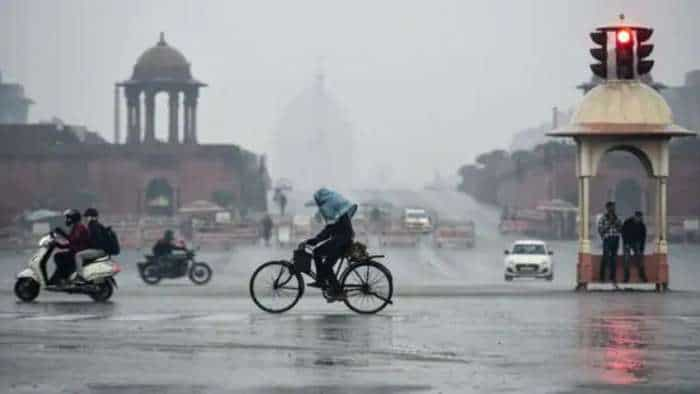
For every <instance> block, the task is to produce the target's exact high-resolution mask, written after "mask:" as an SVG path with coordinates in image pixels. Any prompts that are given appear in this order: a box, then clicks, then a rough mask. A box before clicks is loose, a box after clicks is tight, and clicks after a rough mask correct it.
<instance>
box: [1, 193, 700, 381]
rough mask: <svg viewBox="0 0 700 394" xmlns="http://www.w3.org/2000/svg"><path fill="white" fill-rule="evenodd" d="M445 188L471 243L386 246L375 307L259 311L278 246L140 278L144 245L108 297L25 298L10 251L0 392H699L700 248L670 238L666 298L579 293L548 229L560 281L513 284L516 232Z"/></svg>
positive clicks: (309, 301) (128, 256) (568, 247)
mask: <svg viewBox="0 0 700 394" xmlns="http://www.w3.org/2000/svg"><path fill="white" fill-rule="evenodd" d="M393 198H394V199H395V200H396V201H398V200H402V201H405V203H406V204H408V203H412V202H413V200H416V199H419V198H423V199H425V201H426V204H427V202H430V201H431V199H434V198H435V196H434V195H431V194H430V193H415V194H408V193H400V192H397V193H396V196H395V197H393ZM443 202H444V203H443V204H441V205H440V206H441V207H442V209H449V210H450V211H459V210H460V209H462V210H463V213H464V214H470V212H471V214H473V215H474V216H473V217H474V218H475V220H476V221H477V229H478V230H479V236H478V239H477V248H476V249H474V250H467V251H455V250H442V249H441V250H433V249H432V248H430V247H428V245H427V243H426V244H424V245H421V246H420V247H419V248H417V249H389V250H385V252H386V253H387V255H388V256H389V258H388V259H387V262H386V264H387V266H388V267H389V268H390V269H391V270H392V271H393V272H394V275H395V282H396V290H397V294H398V295H397V296H396V298H395V305H393V306H390V307H388V308H387V309H386V310H385V311H384V312H382V313H381V314H380V315H377V316H369V317H367V316H358V315H354V314H353V313H352V312H350V311H349V310H348V309H347V308H346V307H345V306H344V305H343V304H338V303H335V304H326V303H325V301H324V300H323V299H321V298H320V297H318V296H317V295H316V294H315V293H314V292H313V290H310V291H309V292H307V294H306V295H305V297H304V298H303V299H302V300H301V302H300V303H299V305H297V307H296V308H295V309H293V310H292V311H290V312H288V313H286V314H283V315H280V316H277V315H268V314H265V313H263V312H261V311H258V310H257V309H256V308H255V306H254V305H253V303H252V302H251V301H250V300H249V299H248V296H247V290H246V286H247V281H248V278H249V276H250V273H251V272H252V270H253V268H254V267H255V266H257V265H258V264H259V263H260V262H261V261H264V260H268V259H272V258H280V257H286V254H287V253H288V251H285V250H276V249H264V248H241V249H236V250H234V251H232V252H227V253H215V252H209V253H201V254H200V257H201V258H202V259H203V260H206V261H208V262H209V263H211V265H212V266H213V268H214V278H213V280H212V282H211V283H210V284H209V285H208V286H206V287H195V286H193V285H191V284H189V283H188V282H187V281H186V280H184V279H183V280H175V281H170V282H164V284H162V285H159V286H156V287H149V286H146V285H145V284H143V283H141V282H140V279H138V277H137V273H136V271H135V267H134V262H135V261H136V260H137V259H138V252H135V251H131V252H126V253H124V254H123V255H122V256H120V258H119V260H120V262H122V264H123V265H124V268H125V270H124V272H122V273H121V274H120V275H119V277H118V280H119V283H120V286H121V287H120V289H119V290H118V291H117V292H116V293H115V296H114V298H113V302H110V303H107V304H95V303H92V302H91V301H89V299H88V298H87V297H81V296H66V295H57V294H46V293H42V294H41V295H40V296H39V299H38V302H36V303H32V304H22V303H17V302H16V301H15V298H14V296H13V295H12V293H11V289H12V284H13V280H14V279H13V274H14V273H15V272H16V271H17V270H18V269H19V268H20V267H21V266H22V264H24V259H25V258H26V254H16V253H4V254H1V255H0V392H2V393H6V392H9V393H171V392H172V393H224V392H225V393H297V392H305V393H386V392H399V393H424V392H425V393H434V392H443V393H471V392H474V393H479V392H533V393H535V392H536V393H581V392H583V393H587V392H590V393H593V392H625V393H627V392H629V393H657V392H662V391H663V392H667V393H697V392H700V376H699V374H698V370H700V368H699V367H698V366H700V339H698V336H699V334H700V302H698V301H700V293H699V292H697V291H696V290H695V289H696V288H697V285H696V283H697V280H698V279H700V267H699V266H700V264H698V263H697V261H698V257H699V256H698V255H699V254H700V248H698V247H695V246H682V245H672V248H671V250H672V252H671V259H670V261H671V278H672V283H671V287H672V289H674V291H672V292H670V293H667V294H663V295H660V294H655V293H649V292H641V291H623V292H608V291H591V292H589V293H587V294H580V293H574V292H572V291H571V289H572V287H573V282H574V264H575V260H574V258H575V244H574V243H556V244H554V247H553V248H554V250H555V251H556V255H555V257H556V261H555V264H556V267H555V279H554V281H553V282H536V281H522V282H514V283H504V282H503V271H502V262H501V261H502V260H501V259H502V250H503V248H504V247H505V246H506V245H507V243H508V242H510V241H511V239H504V238H501V237H500V236H499V235H496V233H495V231H494V228H495V220H496V219H495V218H496V217H497V216H496V215H497V214H496V213H495V212H493V211H489V210H488V209H487V208H483V207H479V206H478V205H477V204H474V203H473V202H471V201H468V200H466V197H463V196H459V195H448V196H447V197H445V199H443ZM413 203H414V204H415V202H413Z"/></svg>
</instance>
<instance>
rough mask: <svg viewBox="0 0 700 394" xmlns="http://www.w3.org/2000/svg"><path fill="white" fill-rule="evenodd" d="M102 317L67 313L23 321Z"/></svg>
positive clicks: (32, 317)
mask: <svg viewBox="0 0 700 394" xmlns="http://www.w3.org/2000/svg"><path fill="white" fill-rule="evenodd" d="M100 317H103V316H102V315H83V314H77V313H67V314H63V315H41V316H31V317H26V318H24V320H42V321H45V320H49V321H76V320H87V319H95V318H100Z"/></svg>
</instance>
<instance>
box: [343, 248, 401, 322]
mask: <svg viewBox="0 0 700 394" xmlns="http://www.w3.org/2000/svg"><path fill="white" fill-rule="evenodd" d="M340 283H341V284H342V287H343V290H344V291H345V295H346V297H345V305H347V306H348V308H350V309H352V310H353V311H355V312H357V313H362V314H372V313H377V312H379V311H381V310H382V309H384V308H385V307H386V306H387V305H389V304H390V303H391V296H392V295H393V293H394V284H393V279H392V276H391V272H389V270H388V269H387V268H386V267H384V266H383V265H382V264H380V263H377V262H375V261H365V262H361V263H356V264H353V265H351V266H350V267H349V268H348V269H347V271H345V273H343V276H342V278H341V279H340Z"/></svg>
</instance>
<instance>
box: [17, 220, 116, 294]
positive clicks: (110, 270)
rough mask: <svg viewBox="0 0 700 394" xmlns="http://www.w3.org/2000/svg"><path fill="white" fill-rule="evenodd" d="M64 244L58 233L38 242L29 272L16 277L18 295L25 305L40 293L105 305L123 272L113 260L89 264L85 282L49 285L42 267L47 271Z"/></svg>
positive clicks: (101, 258) (87, 264) (85, 273)
mask: <svg viewBox="0 0 700 394" xmlns="http://www.w3.org/2000/svg"><path fill="white" fill-rule="evenodd" d="M60 248H61V244H60V243H59V242H57V237H56V233H55V232H53V231H52V232H50V233H49V234H48V235H46V236H44V237H43V238H41V240H39V250H38V251H37V252H36V253H35V254H34V255H33V256H32V257H31V258H30V259H29V263H28V268H26V269H24V270H23V271H22V272H20V273H19V274H17V281H16V282H15V295H16V296H17V298H19V299H20V300H22V301H24V302H31V301H34V300H35V299H36V297H38V296H39V291H40V290H41V289H44V290H47V291H53V292H62V293H68V294H87V295H88V296H90V298H92V299H93V300H94V301H96V302H105V301H107V300H109V299H110V298H111V297H112V294H113V293H114V288H116V287H117V281H116V280H115V279H114V276H115V275H116V274H118V273H119V272H121V267H119V264H117V263H116V262H114V261H112V257H111V256H105V257H100V258H97V259H93V260H86V261H85V265H84V266H83V268H82V269H81V272H80V274H81V276H82V278H83V279H82V280H79V281H77V282H73V283H68V284H66V285H53V284H48V278H46V277H44V274H43V273H42V269H41V267H42V266H44V267H46V264H48V262H49V259H50V258H51V256H52V255H53V252H54V251H55V250H56V249H60Z"/></svg>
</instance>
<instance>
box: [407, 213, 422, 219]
mask: <svg viewBox="0 0 700 394" xmlns="http://www.w3.org/2000/svg"><path fill="white" fill-rule="evenodd" d="M406 217H407V218H409V219H425V217H426V215H425V214H424V213H418V212H410V213H408V214H406Z"/></svg>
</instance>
